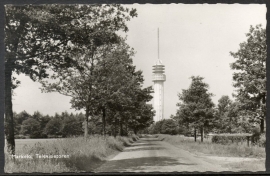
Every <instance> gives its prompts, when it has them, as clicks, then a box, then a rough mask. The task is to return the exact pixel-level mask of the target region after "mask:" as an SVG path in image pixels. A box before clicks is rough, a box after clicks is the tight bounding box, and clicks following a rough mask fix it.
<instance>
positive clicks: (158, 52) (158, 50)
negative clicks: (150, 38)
mask: <svg viewBox="0 0 270 176" xmlns="http://www.w3.org/2000/svg"><path fill="white" fill-rule="evenodd" d="M157 37H158V60H159V28H158V30H157Z"/></svg>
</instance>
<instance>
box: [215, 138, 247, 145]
mask: <svg viewBox="0 0 270 176" xmlns="http://www.w3.org/2000/svg"><path fill="white" fill-rule="evenodd" d="M246 140H247V138H246V137H238V136H213V137H212V142H213V143H216V144H229V143H234V142H235V143H238V142H244V141H246Z"/></svg>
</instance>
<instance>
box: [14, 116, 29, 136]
mask: <svg viewBox="0 0 270 176" xmlns="http://www.w3.org/2000/svg"><path fill="white" fill-rule="evenodd" d="M13 114H14V127H15V128H14V133H15V134H16V135H18V134H20V131H21V125H22V122H23V121H24V120H26V119H28V118H30V117H31V115H30V114H28V113H27V112H26V111H22V112H20V113H19V114H17V113H16V112H14V113H13Z"/></svg>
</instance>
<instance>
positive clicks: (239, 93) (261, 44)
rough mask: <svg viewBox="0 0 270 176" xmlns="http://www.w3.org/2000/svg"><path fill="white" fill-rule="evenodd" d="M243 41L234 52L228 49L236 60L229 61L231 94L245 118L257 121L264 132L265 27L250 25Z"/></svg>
mask: <svg viewBox="0 0 270 176" xmlns="http://www.w3.org/2000/svg"><path fill="white" fill-rule="evenodd" d="M246 37H247V41H245V42H243V43H240V49H239V50H238V51H237V52H231V55H232V56H233V57H234V58H235V59H236V61H235V62H234V63H232V64H231V68H232V69H233V70H235V71H236V72H234V74H233V80H234V84H233V85H234V87H235V88H236V93H235V94H234V96H235V97H236V99H237V101H239V102H240V103H241V111H242V114H243V115H245V116H249V120H250V121H253V122H258V123H260V124H261V132H263V131H264V127H265V125H264V121H265V117H266V57H267V52H266V30H265V29H263V28H262V26H261V25H257V26H255V27H253V26H250V30H249V33H247V34H246Z"/></svg>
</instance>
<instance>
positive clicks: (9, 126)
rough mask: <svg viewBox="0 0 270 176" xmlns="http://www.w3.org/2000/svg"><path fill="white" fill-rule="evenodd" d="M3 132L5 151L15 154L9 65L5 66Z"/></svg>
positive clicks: (10, 70)
mask: <svg viewBox="0 0 270 176" xmlns="http://www.w3.org/2000/svg"><path fill="white" fill-rule="evenodd" d="M4 118H5V134H6V140H7V151H8V153H9V154H12V155H15V139H14V120H13V110H12V69H11V66H10V65H6V67H5V117H4Z"/></svg>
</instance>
